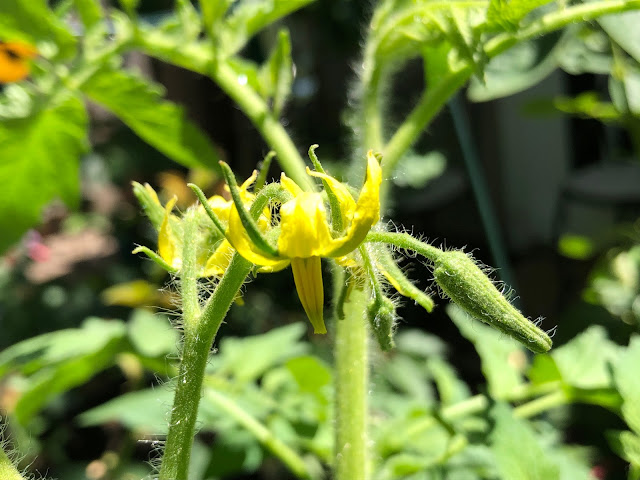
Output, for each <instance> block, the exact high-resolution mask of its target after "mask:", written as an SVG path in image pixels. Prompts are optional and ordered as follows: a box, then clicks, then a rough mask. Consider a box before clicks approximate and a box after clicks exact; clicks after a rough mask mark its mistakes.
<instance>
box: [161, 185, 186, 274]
mask: <svg viewBox="0 0 640 480" xmlns="http://www.w3.org/2000/svg"><path fill="white" fill-rule="evenodd" d="M177 201H178V198H177V197H173V198H172V199H171V200H169V201H168V202H167V205H166V206H165V208H164V218H163V219H162V224H161V225H160V231H159V232H158V253H159V254H160V256H161V257H162V259H163V260H164V261H165V262H167V263H168V264H169V265H171V266H172V267H174V268H177V269H179V268H180V267H181V266H182V259H181V258H180V257H177V256H176V239H175V236H174V234H173V230H172V228H171V222H170V218H171V210H173V207H174V206H175V204H176V202H177Z"/></svg>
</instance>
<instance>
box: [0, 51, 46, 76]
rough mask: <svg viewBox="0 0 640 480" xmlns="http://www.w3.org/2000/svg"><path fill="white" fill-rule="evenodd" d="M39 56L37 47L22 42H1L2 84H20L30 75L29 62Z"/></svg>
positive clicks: (0, 67) (0, 72)
mask: <svg viewBox="0 0 640 480" xmlns="http://www.w3.org/2000/svg"><path fill="white" fill-rule="evenodd" d="M36 55H38V51H37V50H36V49H35V47H33V46H31V45H29V44H27V43H22V42H3V41H0V83H12V82H19V81H20V80H23V79H25V78H26V77H27V75H29V72H30V71H31V68H30V66H29V60H30V59H32V58H34V57H35V56H36Z"/></svg>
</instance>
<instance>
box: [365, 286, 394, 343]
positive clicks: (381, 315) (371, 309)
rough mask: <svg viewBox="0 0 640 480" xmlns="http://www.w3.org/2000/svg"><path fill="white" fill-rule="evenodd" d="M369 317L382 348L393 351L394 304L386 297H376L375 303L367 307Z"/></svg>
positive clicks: (374, 298)
mask: <svg viewBox="0 0 640 480" xmlns="http://www.w3.org/2000/svg"><path fill="white" fill-rule="evenodd" d="M367 317H368V318H369V323H370V324H371V329H372V330H373V333H374V335H375V336H376V339H377V340H378V343H379V344H380V348H381V349H382V350H384V351H385V352H387V351H389V350H391V349H392V348H393V347H394V346H395V343H394V341H393V329H394V326H395V320H396V306H395V305H394V303H393V302H392V301H391V300H390V299H389V298H387V297H386V296H384V295H374V297H373V301H372V302H371V303H370V304H369V306H368V307H367Z"/></svg>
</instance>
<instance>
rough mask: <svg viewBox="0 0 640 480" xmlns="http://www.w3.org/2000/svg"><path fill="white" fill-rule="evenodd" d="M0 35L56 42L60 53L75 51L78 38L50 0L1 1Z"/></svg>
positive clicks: (8, 37)
mask: <svg viewBox="0 0 640 480" xmlns="http://www.w3.org/2000/svg"><path fill="white" fill-rule="evenodd" d="M0 38H1V39H2V40H5V41H8V40H22V41H25V42H28V43H31V44H37V43H40V42H52V41H53V42H54V43H55V44H56V46H57V47H58V53H59V54H60V55H61V56H63V57H67V56H70V55H71V54H72V53H73V46H74V44H75V39H74V37H73V35H72V34H71V32H70V31H69V30H67V29H66V28H65V25H64V24H63V23H62V22H61V21H60V20H59V19H58V18H57V17H56V15H55V14H54V13H53V12H52V11H51V10H50V9H49V7H48V6H47V1H46V0H29V1H24V0H2V1H1V2H0Z"/></svg>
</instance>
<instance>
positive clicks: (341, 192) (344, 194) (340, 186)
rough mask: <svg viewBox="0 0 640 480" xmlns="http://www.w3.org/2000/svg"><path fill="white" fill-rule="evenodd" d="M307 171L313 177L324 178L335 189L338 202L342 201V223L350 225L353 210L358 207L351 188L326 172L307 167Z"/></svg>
mask: <svg viewBox="0 0 640 480" xmlns="http://www.w3.org/2000/svg"><path fill="white" fill-rule="evenodd" d="M307 173H308V174H309V175H311V176H312V177H318V178H321V179H322V180H324V181H325V182H327V183H328V184H329V188H331V190H332V191H333V193H334V194H335V196H336V197H337V199H338V203H340V213H341V214H342V224H343V225H349V222H351V218H352V216H353V212H354V211H355V209H356V202H355V200H354V199H353V197H352V196H351V193H349V189H348V188H347V187H346V186H345V184H344V183H342V182H339V181H338V180H336V179H335V178H333V177H332V176H330V175H327V174H326V173H320V172H313V171H311V170H310V169H309V167H307Z"/></svg>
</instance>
